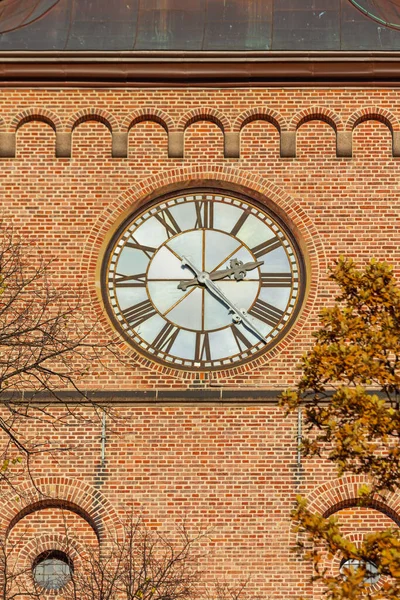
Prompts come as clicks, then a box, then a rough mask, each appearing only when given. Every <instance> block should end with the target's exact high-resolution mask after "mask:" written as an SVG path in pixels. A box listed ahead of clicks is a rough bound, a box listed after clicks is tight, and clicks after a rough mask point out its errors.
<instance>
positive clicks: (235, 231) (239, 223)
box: [231, 212, 249, 235]
mask: <svg viewBox="0 0 400 600" xmlns="http://www.w3.org/2000/svg"><path fill="white" fill-rule="evenodd" d="M248 216H249V213H248V212H244V213H243V214H242V216H241V217H240V219H239V220H238V221H236V225H235V226H234V228H233V229H232V231H231V235H237V234H238V232H239V229H240V228H241V227H242V226H243V224H244V222H245V221H246V219H247V218H248Z"/></svg>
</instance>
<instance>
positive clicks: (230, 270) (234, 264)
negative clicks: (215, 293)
mask: <svg viewBox="0 0 400 600" xmlns="http://www.w3.org/2000/svg"><path fill="white" fill-rule="evenodd" d="M185 260H186V259H185ZM182 264H183V262H182ZM229 264H230V266H229V267H227V268H226V269H221V270H220V271H211V273H209V278H210V279H211V281H217V280H218V279H224V278H225V277H231V276H232V275H233V276H234V278H235V279H236V281H241V280H242V279H244V278H245V277H246V273H247V271H252V270H253V269H256V268H257V267H260V266H261V265H263V264H264V261H263V260H258V261H256V262H247V263H245V264H243V262H242V261H241V260H238V259H237V258H233V259H231V261H230V263H229ZM188 266H190V265H188ZM192 270H193V269H192ZM194 272H195V271H194ZM198 284H199V280H198V278H197V277H196V278H195V279H189V280H188V281H181V282H180V283H179V285H178V289H179V290H183V291H184V292H185V291H186V290H187V288H188V287H190V286H192V285H198Z"/></svg>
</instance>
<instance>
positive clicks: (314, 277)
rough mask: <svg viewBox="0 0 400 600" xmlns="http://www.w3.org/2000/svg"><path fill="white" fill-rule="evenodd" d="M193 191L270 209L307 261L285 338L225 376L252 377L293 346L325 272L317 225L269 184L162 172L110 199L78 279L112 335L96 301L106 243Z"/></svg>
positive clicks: (129, 352) (179, 375) (214, 172)
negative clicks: (155, 207)
mask: <svg viewBox="0 0 400 600" xmlns="http://www.w3.org/2000/svg"><path fill="white" fill-rule="evenodd" d="M196 187H197V188H198V187H212V188H216V189H226V190H227V191H230V192H232V193H235V192H237V193H242V194H246V195H248V196H250V197H252V198H254V199H257V200H258V201H259V202H261V203H264V204H266V205H269V206H270V208H271V209H272V210H273V211H274V212H275V213H276V214H278V215H279V216H281V218H282V219H283V220H284V221H285V222H286V223H288V224H289V225H290V227H291V230H292V232H293V233H294V235H295V236H296V237H297V241H298V243H299V244H300V246H301V248H302V250H303V253H304V255H305V257H306V263H307V267H308V272H309V278H308V289H307V294H306V295H307V300H306V301H305V303H304V306H303V309H302V311H301V313H300V315H299V318H298V320H297V322H296V323H295V324H294V326H293V328H292V329H291V330H290V332H289V333H288V335H287V336H286V337H285V338H284V339H283V340H281V341H280V342H279V343H278V344H277V346H275V347H274V348H272V349H271V350H270V351H269V352H267V353H266V354H264V355H262V356H261V357H258V358H256V359H254V360H253V361H251V362H249V363H247V364H246V365H241V366H237V367H235V368H231V369H226V370H225V371H224V373H225V374H226V377H227V378H229V377H236V376H237V375H238V374H240V373H246V372H250V371H252V370H254V369H257V368H259V367H262V366H263V365H265V363H267V362H268V361H270V360H271V359H273V358H274V357H275V356H276V355H278V354H279V353H280V352H282V351H284V350H285V349H286V348H287V347H288V346H289V345H290V344H292V343H293V342H294V340H295V338H296V336H297V335H298V334H299V332H300V331H301V329H302V328H303V326H304V324H305V322H306V321H307V318H308V317H309V315H310V313H311V311H312V309H313V306H314V303H315V300H316V297H317V289H318V281H319V275H320V273H322V272H325V271H326V269H327V264H326V258H325V252H324V248H323V245H322V242H321V238H320V236H319V233H318V230H317V228H316V226H315V223H314V222H313V221H312V219H311V218H310V217H309V216H308V214H307V213H306V211H305V210H304V208H303V207H302V206H301V204H300V203H298V202H297V201H296V199H294V198H292V197H290V196H289V195H288V194H287V193H286V192H285V191H284V190H282V189H280V188H278V187H277V186H276V185H274V184H273V183H271V182H270V181H267V180H266V179H264V178H262V177H260V176H258V175H255V174H250V173H248V172H246V171H241V170H238V169H235V168H229V167H215V166H209V167H207V166H195V167H191V168H186V169H184V168H177V169H174V170H170V171H162V172H160V173H159V174H158V175H155V176H152V177H150V178H148V179H146V180H143V181H139V182H137V183H136V185H135V186H133V187H131V188H129V189H127V190H126V191H125V192H124V193H123V194H122V195H120V196H119V197H116V198H113V199H110V203H109V205H108V207H107V209H106V210H104V212H103V213H102V214H101V215H100V216H99V217H98V219H97V221H96V223H95V225H94V226H93V228H92V230H91V231H90V232H89V233H88V236H87V239H88V243H87V245H86V247H85V248H84V250H83V254H82V261H81V267H80V268H81V278H82V281H84V280H86V281H87V283H88V294H89V295H90V297H91V298H92V301H93V304H94V306H95V307H96V310H97V312H98V315H99V319H100V321H101V322H102V324H103V326H104V329H105V331H106V335H108V336H110V335H113V332H112V329H111V326H110V324H109V322H108V320H107V318H106V317H105V315H104V311H103V309H102V302H101V299H100V298H99V295H98V294H99V289H100V288H99V286H98V280H99V276H100V265H101V258H102V256H103V253H104V251H105V248H106V246H107V243H108V241H109V239H110V237H111V236H112V234H113V232H114V231H115V230H116V229H117V228H118V227H119V226H120V225H121V224H122V223H123V222H124V220H125V219H126V218H127V217H128V216H129V215H130V214H131V213H132V212H134V211H135V210H137V209H139V208H140V207H141V206H143V205H145V204H146V203H148V202H151V201H152V200H154V199H156V198H158V197H159V196H161V195H163V194H168V193H173V192H175V191H176V192H179V191H180V190H182V189H184V190H185V191H188V190H189V189H190V188H196ZM121 348H122V351H123V352H124V354H125V356H129V357H131V360H132V362H134V363H135V364H136V365H137V366H138V367H140V368H143V367H145V368H149V369H150V368H151V369H152V370H154V369H155V368H157V369H158V370H159V371H160V372H162V373H163V374H164V375H168V376H171V377H175V378H176V379H177V380H180V381H185V382H190V381H191V380H193V379H197V378H198V377H199V375H198V373H197V372H193V373H192V372H190V371H185V372H182V371H179V370H177V369H176V368H167V367H163V366H161V365H158V366H157V367H156V366H155V365H154V363H152V362H150V361H149V360H148V359H146V358H145V357H143V356H141V355H139V354H138V353H136V352H135V351H134V350H133V349H132V348H130V347H127V346H126V345H125V344H124V342H122V341H121Z"/></svg>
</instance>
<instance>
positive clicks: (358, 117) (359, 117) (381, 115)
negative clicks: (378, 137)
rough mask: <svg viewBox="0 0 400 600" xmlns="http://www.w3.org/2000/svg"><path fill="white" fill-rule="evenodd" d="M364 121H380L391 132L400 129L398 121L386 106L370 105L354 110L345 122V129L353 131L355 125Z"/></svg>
mask: <svg viewBox="0 0 400 600" xmlns="http://www.w3.org/2000/svg"><path fill="white" fill-rule="evenodd" d="M364 121H380V122H381V123H384V124H385V125H386V126H387V127H388V129H390V131H391V132H392V133H393V132H395V131H396V132H398V131H400V124H399V121H398V119H397V117H395V116H394V115H393V113H391V112H390V111H389V110H387V109H386V108H378V107H371V106H370V107H366V108H362V109H360V110H357V111H356V112H354V113H353V114H352V115H351V116H350V117H349V119H348V121H347V123H346V131H353V130H354V129H355V128H356V127H357V125H359V124H360V123H363V122H364Z"/></svg>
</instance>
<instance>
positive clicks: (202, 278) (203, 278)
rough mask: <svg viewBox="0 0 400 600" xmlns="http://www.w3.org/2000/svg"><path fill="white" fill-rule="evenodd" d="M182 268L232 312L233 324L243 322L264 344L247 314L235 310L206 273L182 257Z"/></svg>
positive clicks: (259, 332) (263, 338) (261, 336)
mask: <svg viewBox="0 0 400 600" xmlns="http://www.w3.org/2000/svg"><path fill="white" fill-rule="evenodd" d="M182 266H184V267H185V266H188V267H190V268H191V269H192V271H193V273H194V274H195V275H197V281H198V282H199V283H204V285H205V286H206V288H207V289H208V291H209V292H210V293H211V294H213V296H216V298H218V299H219V300H221V301H222V302H223V303H224V304H225V305H226V306H227V307H228V308H229V309H230V311H229V312H232V313H233V314H232V319H233V321H235V323H240V322H241V321H243V323H244V324H245V325H247V327H248V328H249V329H250V331H252V332H253V333H255V334H256V335H257V337H259V338H260V339H262V340H263V341H264V342H266V341H267V340H266V339H265V337H264V336H263V334H262V333H261V331H259V330H258V329H257V327H256V326H255V325H253V323H252V321H251V320H250V319H249V318H248V316H247V312H246V311H245V310H244V309H239V308H237V307H236V306H235V305H234V304H233V303H232V302H231V301H230V300H229V298H227V297H226V296H225V294H224V292H223V291H222V290H220V288H219V287H218V286H217V285H216V284H215V283H214V282H213V281H212V280H211V278H210V276H209V274H208V273H207V272H206V271H199V269H197V268H196V267H195V266H194V265H193V264H192V263H191V262H190V260H188V259H187V258H186V257H185V256H182Z"/></svg>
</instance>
